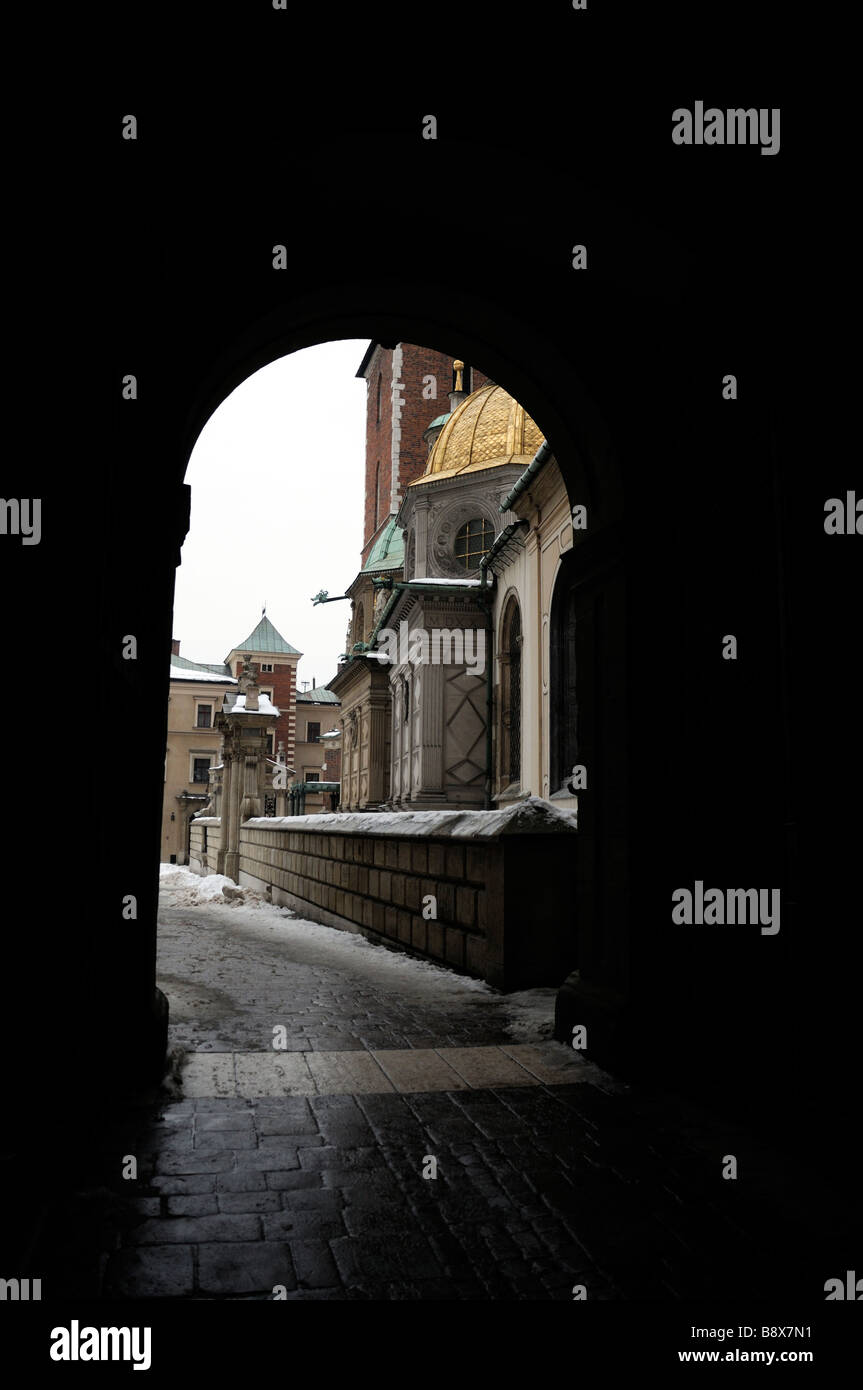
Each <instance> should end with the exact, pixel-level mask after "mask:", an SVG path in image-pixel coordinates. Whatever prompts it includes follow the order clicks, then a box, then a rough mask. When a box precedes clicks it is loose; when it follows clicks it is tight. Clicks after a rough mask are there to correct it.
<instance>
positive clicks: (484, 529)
mask: <svg viewBox="0 0 863 1390" xmlns="http://www.w3.org/2000/svg"><path fill="white" fill-rule="evenodd" d="M493 541H494V528H493V526H492V525H491V522H489V521H486V519H485V517H481V518H480V517H477V518H476V519H475V520H473V521H466V522H465V524H464V526H462V528H461V530H460V531H459V532H458V534H457V536H456V538H455V545H454V547H453V550H454V554H455V558H456V559H457V560H458V562H459V564H462V565H464V567H465V569H466V570H475V569H476V568H477V567H478V565H479V562H480V560H481V559H482V557H483V556H484V555H487V554H488V552H489V550H491V547H492V542H493Z"/></svg>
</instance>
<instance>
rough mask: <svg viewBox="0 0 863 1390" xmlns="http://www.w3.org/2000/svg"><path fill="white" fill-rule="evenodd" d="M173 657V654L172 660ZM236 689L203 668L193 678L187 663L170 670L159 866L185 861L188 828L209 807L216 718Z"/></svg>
mask: <svg viewBox="0 0 863 1390" xmlns="http://www.w3.org/2000/svg"><path fill="white" fill-rule="evenodd" d="M174 645H175V647H178V646H179V643H175V644H174ZM178 655H179V652H178V651H175V653H174V656H175V657H177V656H178ZM174 671H176V672H177V674H176V675H174V674H173V672H174ZM180 672H182V675H181V674H179V673H180ZM236 688H237V687H236V682H234V681H231V680H230V678H229V677H227V676H226V677H225V679H223V680H221V681H220V680H218V679H217V678H215V677H214V674H213V673H212V672H209V671H207V669H206V667H204V666H201V667H200V668H199V670H198V672H197V673H196V671H195V669H194V663H192V662H185V663H184V665H183V666H182V667H179V666H173V667H172V676H171V684H170V693H169V695H168V736H167V744H166V748H165V784H164V793H163V796H162V833H161V842H160V844H161V848H160V859H161V861H162V863H163V864H172V863H174V864H185V863H186V861H187V856H188V853H189V830H190V822H191V819H192V817H193V816H195V815H196V814H198V813H200V812H201V811H202V810H203V809H204V808H205V806H206V805H207V802H208V801H209V796H210V788H209V776H208V770H209V769H210V768H212V767H215V766H216V764H217V763H218V762H219V744H220V741H221V736H220V734H219V731H218V729H217V728H216V715H217V713H218V711H219V710H220V709H221V707H222V702H223V700H224V698H225V695H226V693H227V692H228V691H230V690H236Z"/></svg>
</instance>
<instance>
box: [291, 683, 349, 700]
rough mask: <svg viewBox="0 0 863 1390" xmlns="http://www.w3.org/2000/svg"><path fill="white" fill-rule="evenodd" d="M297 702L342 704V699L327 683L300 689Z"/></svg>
mask: <svg viewBox="0 0 863 1390" xmlns="http://www.w3.org/2000/svg"><path fill="white" fill-rule="evenodd" d="M297 704H298V705H301V704H313V705H340V704H341V700H340V699H339V697H338V695H337V694H336V692H335V691H334V690H328V689H327V687H326V686H325V685H316V686H315V687H314V688H313V689H312V690H298V691H297Z"/></svg>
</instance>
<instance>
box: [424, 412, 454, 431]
mask: <svg viewBox="0 0 863 1390" xmlns="http://www.w3.org/2000/svg"><path fill="white" fill-rule="evenodd" d="M449 417H450V412H449V411H447V412H446V414H445V415H439V416H438V417H437V419H436V420H432V422H431V424H430V425H426V429H427V430H433V429H434V428H435V425H445V424H446V422H447V420H448V419H449Z"/></svg>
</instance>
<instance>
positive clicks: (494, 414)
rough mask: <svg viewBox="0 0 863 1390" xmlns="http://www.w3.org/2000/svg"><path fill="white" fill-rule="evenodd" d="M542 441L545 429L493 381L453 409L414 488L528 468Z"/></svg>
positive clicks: (413, 485) (414, 483)
mask: <svg viewBox="0 0 863 1390" xmlns="http://www.w3.org/2000/svg"><path fill="white" fill-rule="evenodd" d="M542 439H543V435H542V430H540V429H539V428H538V426H537V425H535V424H534V422H533V420H532V419H531V418H530V416H529V415H528V414H527V412H526V411H525V410H524V408H523V407H522V406H520V405H519V403H518V401H516V400H514V399H513V397H512V396H511V395H510V394H509V392H508V391H504V389H503V387H502V386H496V385H495V384H494V383H493V382H489V383H488V384H487V385H486V386H481V387H480V389H479V390H478V391H474V392H472V394H471V395H470V396H468V398H467V400H465V401H462V403H461V405H460V406H459V407H458V409H457V410H454V411H453V413H452V415H451V416H450V417H449V419H448V420H447V422H446V424H445V425H444V427H443V429H442V430H441V432H440V434H439V435H438V437H437V439H436V440H435V442H434V447H433V448H432V451H431V453H430V454H429V461H428V463H427V464H426V471H425V473H424V474H423V475H422V477H421V478H417V479H416V480H415V481H414V482H413V483H412V484H411V486H412V487H416V485H417V483H423V482H425V481H426V480H427V479H428V478H430V477H436V478H442V477H443V478H451V477H454V476H455V474H456V473H475V472H478V471H479V470H480V469H481V468H497V467H499V466H500V465H501V464H504V463H518V464H521V465H522V467H523V468H527V466H528V464H529V463H530V461H531V459H532V458H533V456H534V454H535V453H536V451H537V449H538V448H539V446H540V444H541V443H542Z"/></svg>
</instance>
